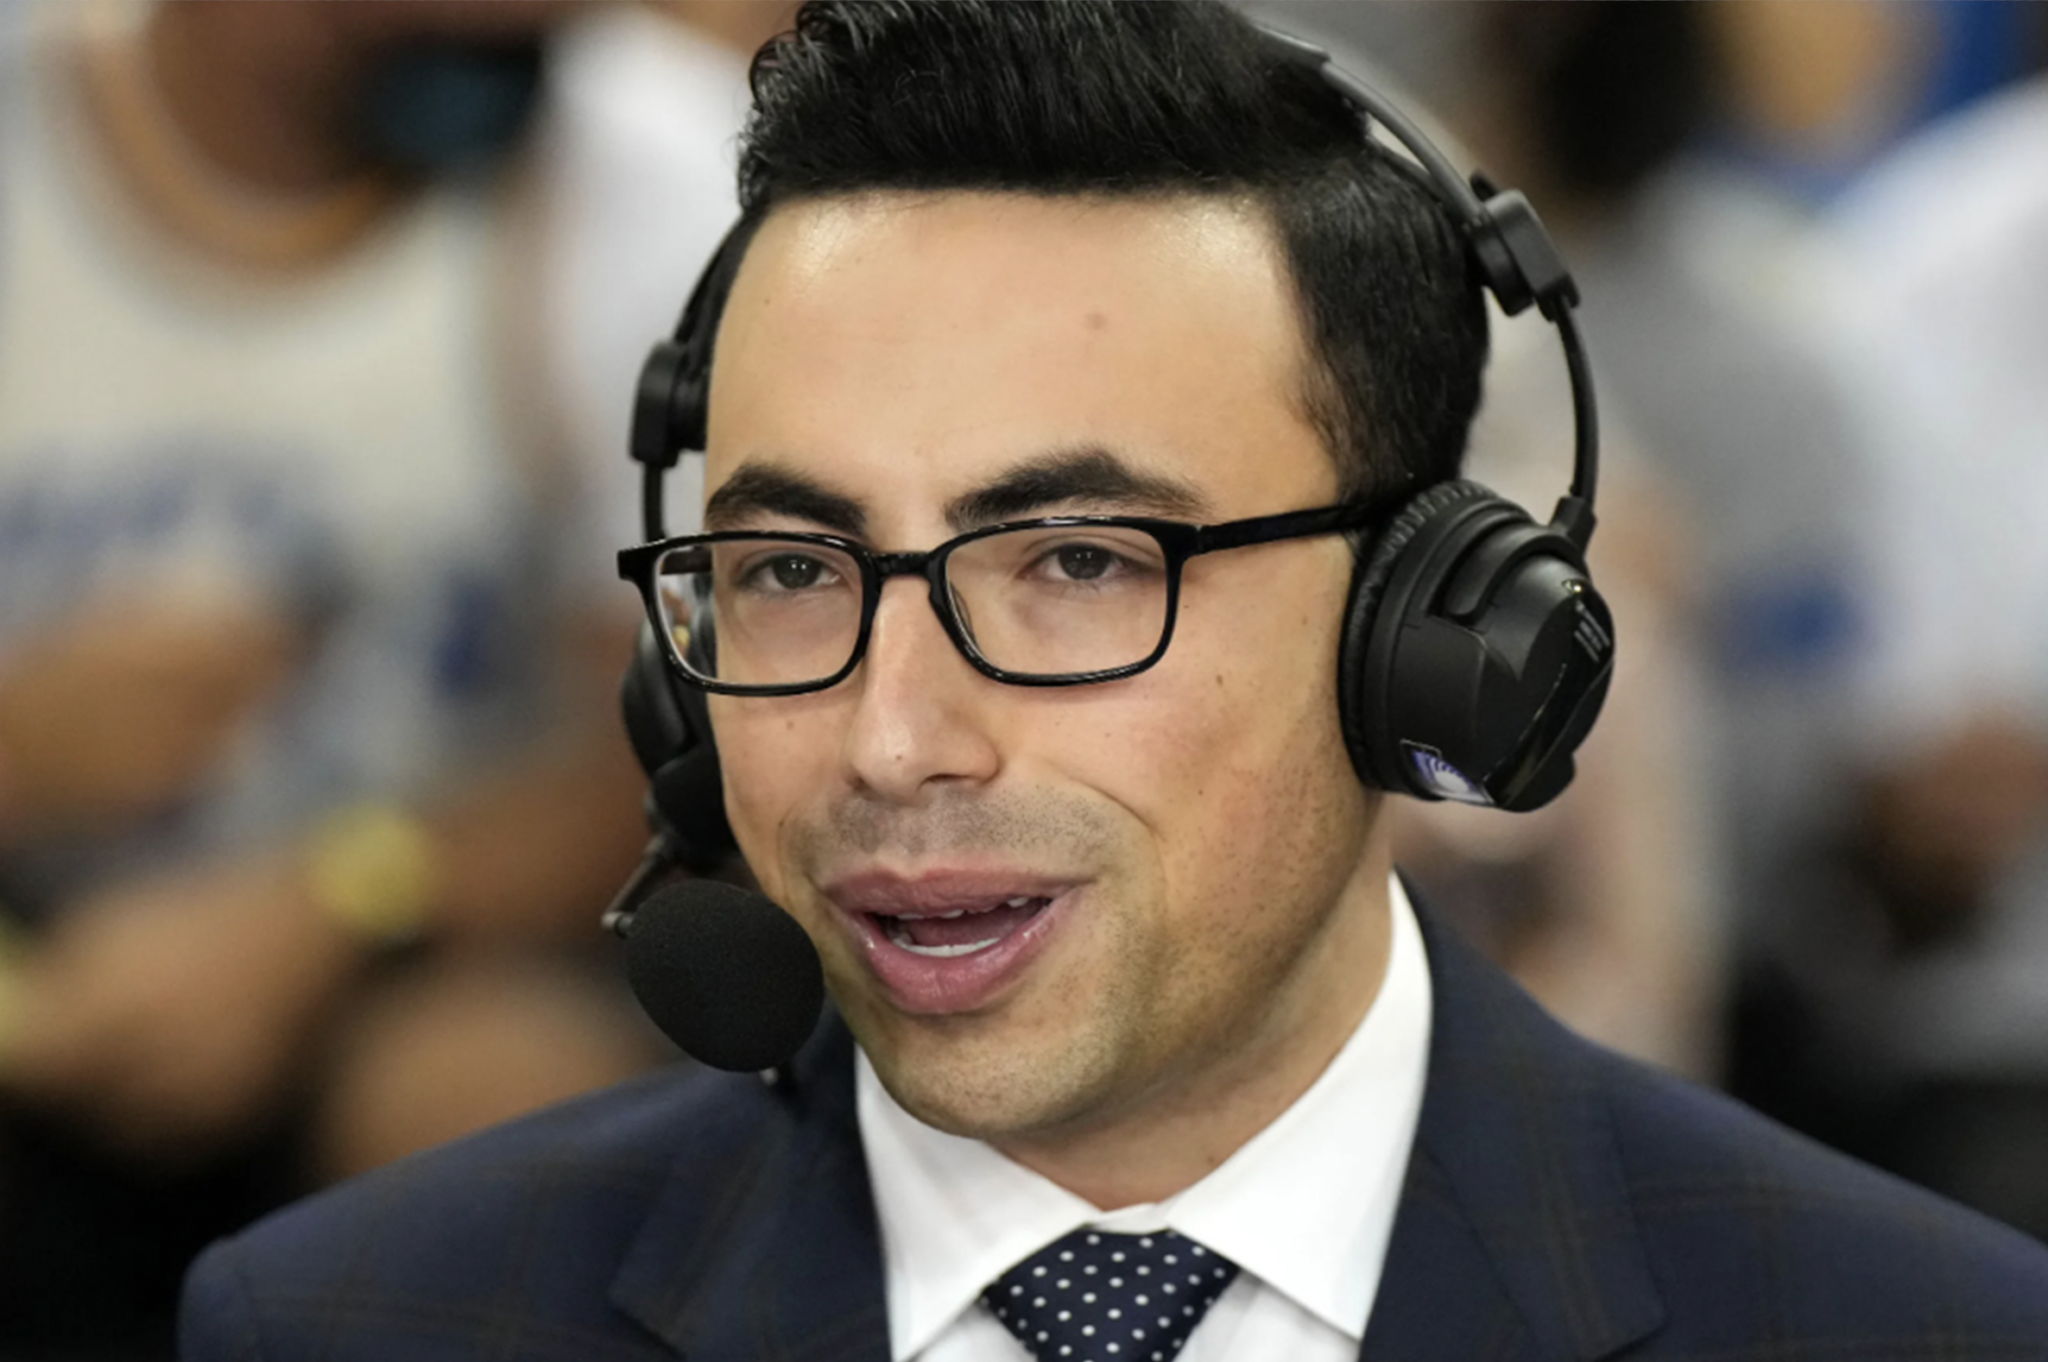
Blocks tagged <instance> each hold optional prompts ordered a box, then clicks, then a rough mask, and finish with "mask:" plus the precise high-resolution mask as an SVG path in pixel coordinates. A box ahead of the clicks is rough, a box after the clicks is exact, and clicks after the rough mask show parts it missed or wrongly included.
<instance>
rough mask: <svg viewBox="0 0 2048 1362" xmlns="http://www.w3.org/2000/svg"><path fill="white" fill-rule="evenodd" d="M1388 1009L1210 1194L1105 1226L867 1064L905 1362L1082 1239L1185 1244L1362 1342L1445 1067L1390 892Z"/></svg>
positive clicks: (1375, 1008)
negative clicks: (1150, 1238)
mask: <svg viewBox="0 0 2048 1362" xmlns="http://www.w3.org/2000/svg"><path fill="white" fill-rule="evenodd" d="M1388 899H1389V904H1390V907H1391V908H1392V918H1393V922H1392V927H1393V930H1392V934H1391V935H1392V943H1391V947H1390V949H1389V951H1388V958H1387V971H1386V976H1385V978H1384V980H1383V981H1382V984H1381V987H1380V990H1379V994H1378V996H1377V997H1375V998H1374V1000H1373V1004H1372V1007H1371V1008H1370V1009H1369V1010H1368V1011H1367V1012H1366V1015H1365V1018H1364V1020H1362V1021H1361V1022H1360V1023H1359V1025H1358V1029H1357V1030H1356V1031H1354V1032H1353V1033H1352V1035H1351V1038H1350V1039H1349V1040H1348V1041H1346V1042H1345V1043H1344V1047H1343V1048H1342V1049H1341V1050H1339V1051H1338V1053H1337V1056H1336V1058H1335V1059H1333V1060H1331V1061H1330V1065H1329V1067H1328V1068H1327V1069H1325V1070H1324V1071H1323V1073H1322V1076H1321V1077H1319V1078H1318V1079H1317V1080H1316V1081H1315V1083H1314V1084H1312V1085H1311V1086H1310V1087H1309V1089H1308V1091H1307V1092H1305V1093H1303V1094H1302V1095H1301V1097H1300V1098H1298V1099H1297V1100H1296V1101H1295V1103H1294V1105H1292V1106H1290V1107H1289V1108H1288V1109H1287V1110H1286V1111H1284V1112H1282V1113H1281V1114H1280V1116H1279V1118H1278V1119H1276V1120H1275V1121H1274V1122H1273V1123H1272V1124H1271V1125H1269V1126H1267V1127H1266V1128H1265V1129H1264V1130H1262V1131H1260V1132H1259V1133H1258V1134H1257V1135H1255V1136H1253V1137H1252V1138H1251V1139H1250V1140H1249V1141H1247V1142H1246V1143H1245V1144H1244V1146H1243V1147H1242V1148H1240V1149H1239V1150H1238V1151H1237V1152H1236V1153H1235V1154H1233V1155H1231V1156H1230V1158H1229V1159H1227V1160H1225V1161H1224V1163H1223V1164H1222V1165H1221V1166H1220V1167H1218V1168H1217V1169H1216V1170H1215V1171H1214V1172H1212V1173H1210V1174H1209V1175H1208V1176H1207V1177H1204V1178H1203V1179H1202V1180H1201V1181H1200V1182H1198V1183H1196V1184H1195V1185H1194V1186H1192V1187H1189V1188H1187V1189H1186V1190H1185V1191H1183V1192H1181V1193H1179V1194H1178V1195H1176V1196H1174V1197H1171V1198H1169V1199H1167V1200H1166V1201H1163V1202H1159V1203H1157V1204H1155V1205H1148V1206H1131V1207H1126V1208H1124V1209H1121V1210H1118V1211H1114V1212H1109V1213H1104V1212H1102V1211H1098V1210H1097V1209H1096V1208H1095V1207H1093V1206H1091V1205H1090V1204H1089V1203H1088V1202H1086V1201H1084V1200H1082V1199H1081V1198H1080V1197H1077V1196H1075V1195H1074V1194H1073V1193H1071V1192H1068V1191H1066V1190H1065V1189H1063V1188H1061V1187H1058V1186H1056V1185H1055V1184H1053V1183H1052V1182H1049V1181H1047V1180H1046V1179H1045V1178H1043V1177H1040V1176H1039V1175H1038V1174H1036V1173H1034V1172H1032V1171H1031V1170H1030V1169H1028V1168H1025V1167H1023V1166H1022V1165H1020V1164H1016V1163H1013V1162H1011V1161H1010V1160H1009V1159H1007V1158H1005V1157H1003V1156H1002V1155H1001V1154H999V1153H997V1152H996V1151H995V1150H993V1149H991V1148H990V1147H989V1146H987V1145H985V1144H983V1143H981V1142H980V1141H979V1140H969V1139H963V1138H961V1137H959V1136H956V1135H948V1134H946V1133H945V1132H943V1131H939V1130H934V1129H933V1128H932V1127H930V1126H928V1125H925V1124H924V1123H923V1122H921V1121H919V1120H918V1119H917V1118H916V1117H914V1116H912V1115H910V1113H908V1112H907V1111H905V1110H904V1109H903V1108H902V1107H900V1106H899V1105H897V1103H896V1101H895V1100H894V1099H893V1098H891V1097H890V1096H889V1094H888V1092H887V1091H886V1090H885V1089H884V1088H883V1087H882V1084H881V1081H880V1080H879V1079H878V1078H877V1077H876V1076H875V1072H874V1068H873V1066H872V1065H870V1064H869V1063H868V1059H867V1056H866V1055H865V1054H861V1055H860V1056H859V1058H858V1061H857V1073H856V1084H857V1093H858V1112H859V1119H860V1130H861V1140H862V1143H863V1144H864V1146H865V1147H866V1152H867V1162H868V1176H869V1179H870V1181H871V1182H872V1184H873V1188H874V1194H875V1206H876V1211H877V1214H878V1215H879V1217H880V1221H881V1230H882V1245H883V1264H884V1273H885V1280H886V1283H887V1293H888V1308H889V1346H890V1352H891V1355H892V1356H893V1358H894V1359H895V1362H904V1360H905V1359H907V1358H911V1357H915V1356H916V1355H917V1354H918V1353H919V1352H920V1351H922V1350H923V1349H924V1348H925V1347H927V1346H928V1345H929V1344H930V1343H931V1342H932V1341H933V1340H934V1339H935V1338H937V1337H938V1336H939V1334H940V1333H942V1332H943V1331H944V1330H945V1329H946V1327H947V1326H948V1325H950V1324H951V1323H952V1322H953V1321H954V1320H955V1319H957V1318H958V1317H959V1316H960V1315H961V1313H962V1312H964V1311H966V1310H968V1309H970V1308H972V1307H973V1305H974V1303H975V1301H976V1300H977V1299H978V1298H979V1297H980V1295H981V1289H982V1287H984V1286H986V1285H987V1284H988V1283H989V1282H990V1281H992V1280H993V1279H994V1278H996V1277H997V1276H998V1275H1000V1274H1001V1273H1002V1272H1003V1271H1004V1270H1006V1269H1007V1268H1009V1267H1010V1266H1012V1265H1013V1264H1015V1263H1016V1262H1017V1261H1018V1260H1019V1259H1022V1258H1024V1257H1026V1256H1027V1255H1029V1254H1031V1253H1033V1252H1035V1251H1037V1250H1038V1249H1040V1248H1042V1247H1044V1246H1045V1245H1046V1244H1048V1243H1050V1242H1051V1241H1052V1240H1054V1239H1057V1238H1059V1237H1060V1236H1061V1235H1063V1234H1065V1233H1067V1232H1068V1231H1070V1230H1075V1229H1079V1228H1080V1227H1081V1226H1083V1225H1095V1226H1099V1227H1102V1228H1105V1229H1111V1230H1123V1231H1133V1232H1135V1231H1144V1230H1152V1229H1161V1228H1172V1229H1176V1230H1179V1231H1180V1232H1181V1233H1183V1234H1186V1235H1188V1236H1189V1237H1191V1238H1193V1239H1196V1240H1199V1241H1200V1242H1201V1243H1203V1244H1206V1245H1208V1246H1209V1247H1210V1248H1212V1249H1214V1250H1215V1251H1216V1252H1218V1253H1221V1254H1223V1255H1224V1256H1225V1257H1227V1258H1229V1259H1231V1260H1232V1261H1234V1262H1236V1263H1237V1264H1238V1266H1239V1267H1241V1268H1243V1269H1244V1271H1245V1272H1246V1273H1247V1274H1249V1275H1250V1276H1252V1277H1255V1278H1257V1279H1258V1280H1259V1281H1261V1282H1263V1283H1264V1284H1266V1285H1267V1286H1269V1287H1271V1288H1272V1289H1274V1290H1276V1291H1279V1292H1281V1293H1282V1294H1284V1295H1286V1296H1288V1297H1290V1298H1292V1299H1293V1300H1294V1301H1295V1303H1296V1304H1298V1305H1300V1306H1301V1307H1302V1308H1303V1309H1305V1310H1307V1311H1309V1312H1310V1313H1311V1314H1313V1315H1315V1316H1317V1317H1318V1318H1320V1319H1321V1320H1323V1321H1324V1322H1325V1323H1327V1324H1329V1325H1330V1326H1331V1327H1333V1328H1335V1329H1338V1330H1341V1331H1342V1332H1344V1333H1345V1334H1347V1335H1349V1336H1350V1337H1351V1338H1352V1339H1354V1340H1361V1339H1363V1338H1364V1336H1365V1323H1366V1317H1367V1316H1368V1315H1369V1314H1370V1313H1371V1311H1372V1301H1373V1296H1374V1294H1375V1292H1376V1291H1377V1289H1378V1286H1379V1279H1380V1269H1381V1267H1382V1265H1383V1263H1384V1262H1385V1258H1386V1250H1387V1241H1388V1239H1389V1238H1390V1237H1391V1235H1392V1233H1393V1226H1394V1214H1395V1211H1396V1209H1397V1208H1398V1206H1399V1203H1400V1197H1401V1184H1402V1179H1403V1177H1404V1176H1405V1174H1406V1171H1407V1165H1408V1151H1409V1146H1410V1145H1411V1144H1412V1143H1413V1141H1414V1137H1415V1124H1416V1120H1417V1118H1418V1116H1419V1115H1420V1112H1421V1109H1422V1089H1423V1083H1424V1079H1425V1077H1426V1074H1427V1070H1428V1063H1429V1029H1430V1007H1431V998H1430V982H1429V965H1428V961H1427V958H1426V956H1425V954H1424V951H1423V944H1422V934H1421V932H1420V930H1419V929H1418V928H1417V926H1416V923H1415V915H1414V910H1413V909H1412V908H1411V907H1410V905H1409V903H1408V897H1407V894H1406V893H1405V892H1404V891H1403V890H1402V888H1401V884H1400V881H1399V880H1397V879H1396V880H1390V883H1389V890H1388Z"/></svg>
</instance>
